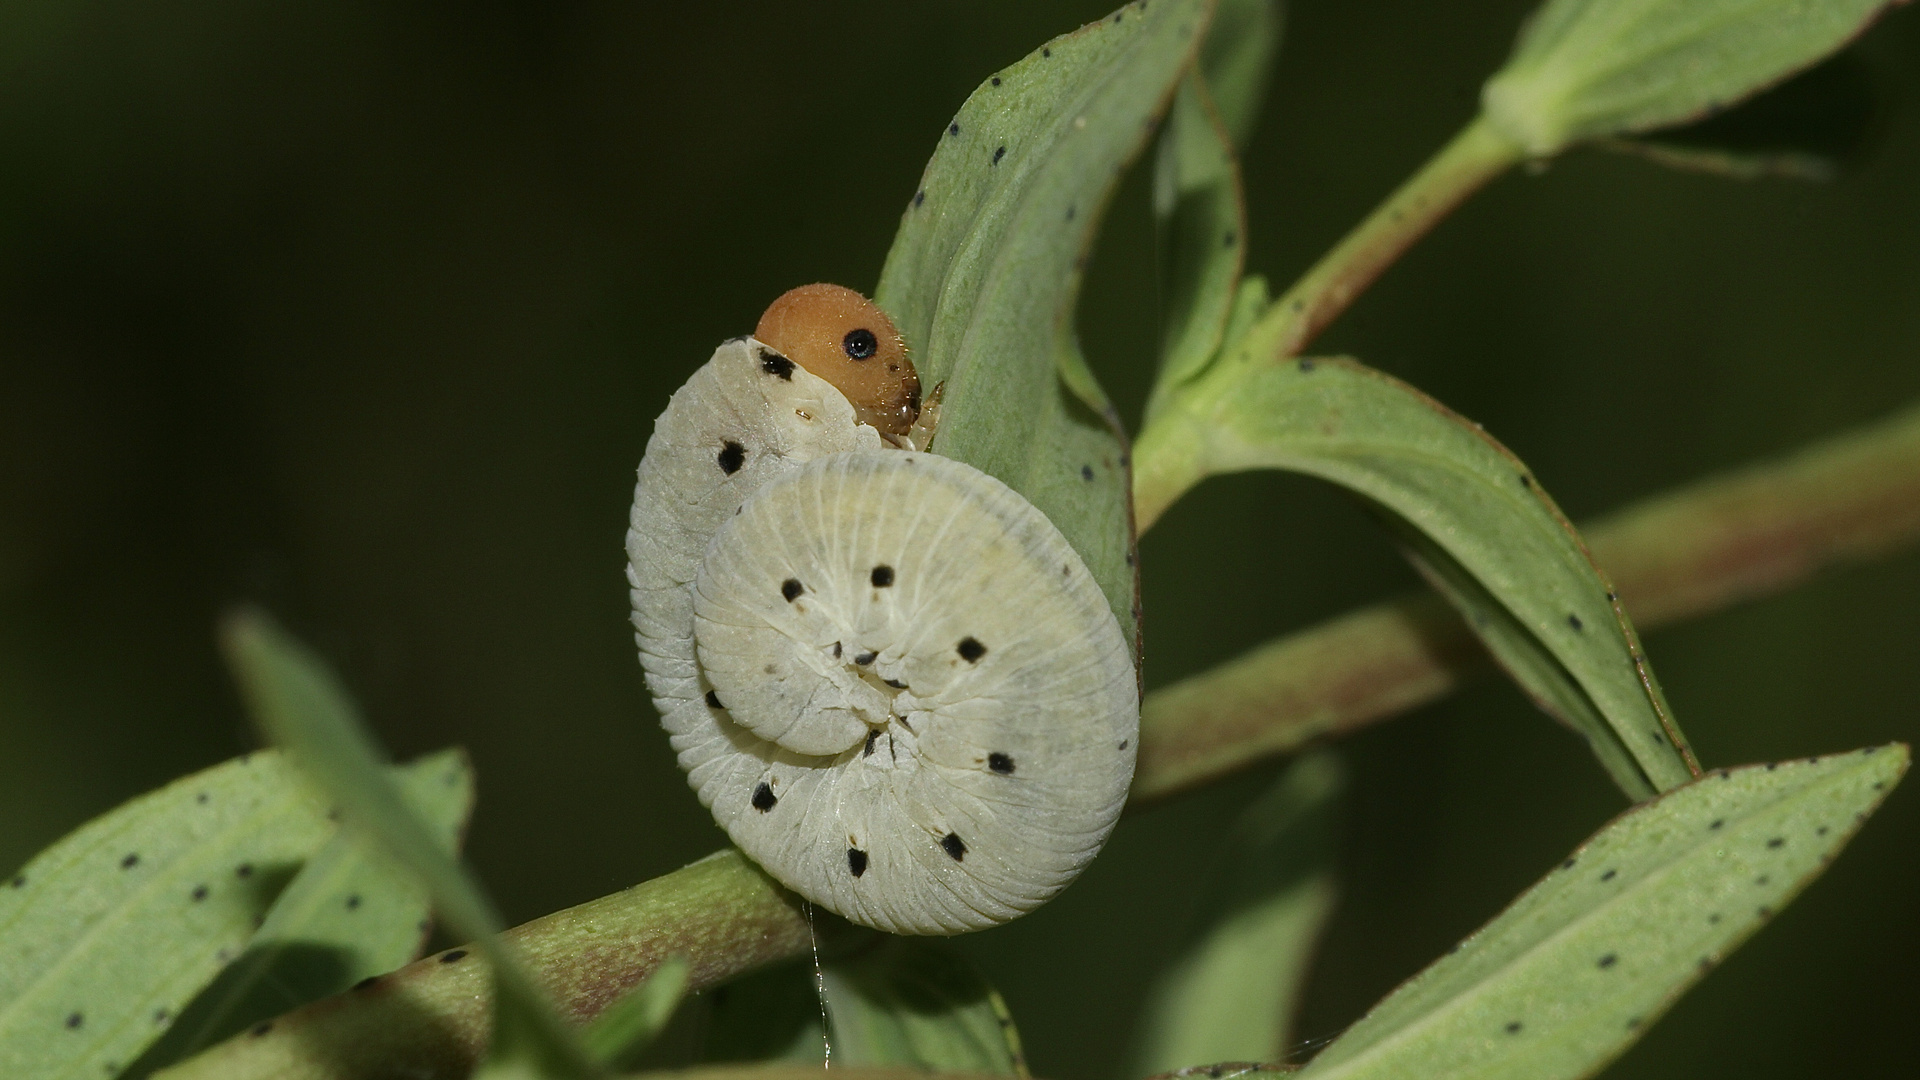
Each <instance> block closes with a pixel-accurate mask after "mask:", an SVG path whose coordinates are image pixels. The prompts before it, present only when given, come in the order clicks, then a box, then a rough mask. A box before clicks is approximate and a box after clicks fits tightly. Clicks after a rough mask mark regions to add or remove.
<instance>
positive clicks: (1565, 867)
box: [1560, 859, 1580, 870]
mask: <svg viewBox="0 0 1920 1080" xmlns="http://www.w3.org/2000/svg"><path fill="white" fill-rule="evenodd" d="M1579 861H1580V860H1578V859H1568V860H1567V861H1566V862H1563V863H1561V864H1560V869H1562V870H1571V869H1573V864H1574V863H1576V862H1579Z"/></svg>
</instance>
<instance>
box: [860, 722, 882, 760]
mask: <svg viewBox="0 0 1920 1080" xmlns="http://www.w3.org/2000/svg"><path fill="white" fill-rule="evenodd" d="M879 738H880V729H879V728H874V729H873V730H872V731H869V732H867V748H866V749H865V750H862V751H860V756H861V757H872V756H873V744H874V743H875V742H877V741H878V740H879Z"/></svg>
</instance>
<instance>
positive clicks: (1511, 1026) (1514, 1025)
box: [1507, 1020, 1520, 1035]
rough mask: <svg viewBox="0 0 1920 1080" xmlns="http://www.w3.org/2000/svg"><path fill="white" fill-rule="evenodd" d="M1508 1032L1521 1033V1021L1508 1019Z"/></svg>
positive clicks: (1511, 1033)
mask: <svg viewBox="0 0 1920 1080" xmlns="http://www.w3.org/2000/svg"><path fill="white" fill-rule="evenodd" d="M1507 1034H1509V1035H1518V1034H1520V1021H1518V1020H1509V1021H1507Z"/></svg>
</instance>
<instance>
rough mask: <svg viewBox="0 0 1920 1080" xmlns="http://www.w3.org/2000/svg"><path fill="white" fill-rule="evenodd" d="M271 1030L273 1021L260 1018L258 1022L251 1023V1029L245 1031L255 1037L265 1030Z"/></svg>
mask: <svg viewBox="0 0 1920 1080" xmlns="http://www.w3.org/2000/svg"><path fill="white" fill-rule="evenodd" d="M272 1030H273V1021H271V1020H262V1021H260V1022H259V1023H257V1024H255V1025H253V1029H252V1030H251V1031H249V1032H247V1034H248V1035H251V1036H252V1037H254V1038H256V1039H257V1038H259V1037H260V1036H262V1035H265V1034H266V1033H267V1032H269V1031H272Z"/></svg>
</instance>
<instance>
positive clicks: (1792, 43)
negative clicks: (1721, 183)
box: [1481, 0, 1898, 157]
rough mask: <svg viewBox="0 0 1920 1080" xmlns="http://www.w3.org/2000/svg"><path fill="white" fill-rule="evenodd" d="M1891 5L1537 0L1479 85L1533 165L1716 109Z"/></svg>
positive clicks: (1875, 0) (1816, 55)
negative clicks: (1501, 63) (1573, 148)
mask: <svg viewBox="0 0 1920 1080" xmlns="http://www.w3.org/2000/svg"><path fill="white" fill-rule="evenodd" d="M1895 2H1898V0H1684V2H1676V0H1548V2H1547V3H1546V5H1545V6H1543V7H1542V8H1541V9H1540V10H1539V11H1537V12H1536V13H1535V14H1534V15H1533V17H1532V18H1531V19H1530V20H1528V22H1527V24H1526V26H1525V28H1524V29H1522V30H1521V32H1520V40H1519V43H1518V44H1517V45H1516V46H1515V47H1514V51H1513V56H1512V58H1511V59H1509V60H1508V61H1507V64H1506V66H1505V67H1503V68H1502V69H1500V71H1499V72H1498V73H1496V74H1495V75H1494V76H1493V78H1491V79H1489V80H1488V81H1487V85H1486V89H1485V90H1484V91H1483V93H1482V95H1481V107H1482V111H1483V113H1484V115H1485V116H1486V118H1487V120H1488V121H1489V122H1491V123H1492V124H1493V125H1494V126H1495V127H1496V128H1497V129H1499V131H1500V132H1501V133H1502V134H1504V135H1506V136H1507V137H1508V138H1510V139H1512V140H1514V141H1515V142H1517V143H1519V144H1520V145H1521V146H1522V147H1524V148H1525V149H1526V151H1527V152H1528V153H1529V154H1531V155H1534V156H1536V157H1544V156H1547V155H1550V154H1556V153H1559V152H1560V151H1561V150H1563V149H1565V148H1566V147H1568V146H1570V145H1572V144H1574V143H1577V142H1585V141H1587V140H1590V139H1598V138H1604V137H1607V136H1613V135H1628V134H1633V133H1637V132H1642V131H1647V130H1650V129H1653V128H1658V127H1665V126H1667V125H1669V124H1678V123H1683V122H1685V121H1688V120H1694V119H1697V118H1699V117H1701V116H1704V115H1707V114H1710V113H1714V112H1718V111H1720V110H1721V109H1724V108H1726V107H1727V106H1729V105H1731V104H1733V103H1734V102H1737V101H1739V100H1741V99H1743V98H1745V97H1747V96H1749V95H1751V94H1753V93H1755V92H1757V91H1760V90H1764V89H1766V88H1767V87H1769V86H1772V85H1773V84H1774V83H1777V82H1779V81H1780V80H1781V79H1784V78H1786V77H1787V76H1789V75H1792V74H1793V73H1794V72H1796V71H1799V70H1801V69H1802V68H1805V67H1808V66H1810V65H1812V64H1814V63H1816V62H1817V61H1819V60H1820V59H1821V58H1823V57H1825V56H1827V55H1828V54H1830V53H1832V52H1833V51H1834V50H1836V49H1838V48H1840V47H1841V46H1842V45H1845V44H1846V43H1847V42H1848V41H1850V40H1852V39H1853V37H1854V36H1855V35H1857V34H1859V33H1860V32H1861V31H1862V30H1863V29H1865V28H1866V26H1867V25H1868V24H1869V23H1871V22H1872V21H1873V20H1874V19H1875V18H1877V17H1879V15H1880V13H1881V12H1882V11H1885V10H1886V9H1887V8H1889V7H1891V6H1893V3H1895Z"/></svg>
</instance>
